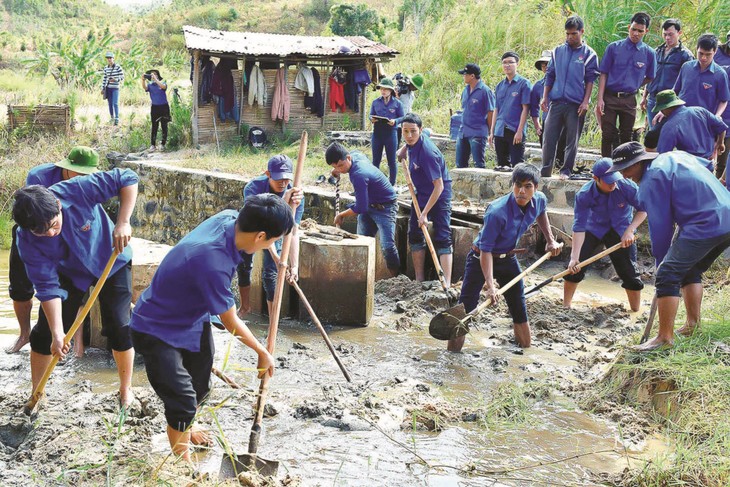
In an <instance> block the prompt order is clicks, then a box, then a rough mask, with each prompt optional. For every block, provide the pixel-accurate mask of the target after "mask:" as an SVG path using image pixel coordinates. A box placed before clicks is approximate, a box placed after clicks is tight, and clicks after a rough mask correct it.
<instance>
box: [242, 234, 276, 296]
mask: <svg viewBox="0 0 730 487" xmlns="http://www.w3.org/2000/svg"><path fill="white" fill-rule="evenodd" d="M282 243H283V240H282V239H279V240H277V241H276V251H277V252H281V245H282ZM242 255H243V262H241V263H240V264H238V267H237V268H236V273H237V274H238V286H239V287H246V286H250V285H251V269H253V255H252V254H247V253H245V252H244V253H243V254H242ZM278 275H279V270H278V268H277V267H276V262H274V259H273V258H272V257H271V254H270V253H269V251H268V249H267V250H264V271H263V272H262V274H261V276H262V280H263V281H264V293H266V300H267V301H273V300H274V292H275V291H276V278H277V276H278Z"/></svg>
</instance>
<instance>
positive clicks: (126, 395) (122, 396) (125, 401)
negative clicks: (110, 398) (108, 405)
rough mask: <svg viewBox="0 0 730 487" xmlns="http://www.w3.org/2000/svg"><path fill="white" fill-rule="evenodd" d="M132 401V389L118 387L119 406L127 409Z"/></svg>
mask: <svg viewBox="0 0 730 487" xmlns="http://www.w3.org/2000/svg"><path fill="white" fill-rule="evenodd" d="M133 402H134V393H133V392H132V389H130V388H126V389H119V407H120V408H122V409H127V408H128V407H129V406H131V405H132V403H133Z"/></svg>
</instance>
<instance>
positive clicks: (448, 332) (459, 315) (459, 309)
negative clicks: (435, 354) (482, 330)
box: [428, 304, 469, 340]
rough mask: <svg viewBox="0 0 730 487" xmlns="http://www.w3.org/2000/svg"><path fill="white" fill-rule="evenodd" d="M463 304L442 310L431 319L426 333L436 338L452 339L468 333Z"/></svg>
mask: <svg viewBox="0 0 730 487" xmlns="http://www.w3.org/2000/svg"><path fill="white" fill-rule="evenodd" d="M466 318H467V312H466V310H464V305H463V304H457V305H456V306H452V307H451V308H449V309H447V310H444V311H442V312H440V313H439V314H437V315H436V316H434V317H433V318H432V319H431V323H430V324H429V326H428V333H429V334H430V335H431V336H432V337H434V338H435V339H437V340H453V339H455V338H459V337H462V336H464V335H466V334H467V333H469V326H468V325H467V321H468V320H466Z"/></svg>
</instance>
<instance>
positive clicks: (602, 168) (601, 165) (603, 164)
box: [591, 157, 623, 184]
mask: <svg viewBox="0 0 730 487" xmlns="http://www.w3.org/2000/svg"><path fill="white" fill-rule="evenodd" d="M612 165H613V162H612V161H611V159H609V158H608V157H601V158H600V159H598V160H597V161H596V162H595V163H594V164H593V170H592V171H591V172H592V173H593V175H594V176H595V177H597V178H598V179H600V180H601V181H603V182H604V183H606V184H613V183H615V182H616V181H618V180H619V179H623V176H622V175H621V173H620V172H612V173H609V172H608V170H609V169H611V166H612Z"/></svg>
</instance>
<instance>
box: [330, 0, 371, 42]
mask: <svg viewBox="0 0 730 487" xmlns="http://www.w3.org/2000/svg"><path fill="white" fill-rule="evenodd" d="M330 29H332V33H333V34H335V35H338V36H365V37H367V38H368V39H372V40H377V39H379V38H380V37H381V36H383V34H384V27H383V19H381V18H380V16H379V15H378V13H377V12H376V11H375V10H373V9H370V8H368V7H367V5H350V4H347V3H343V4H341V5H335V6H333V7H332V8H331V9H330Z"/></svg>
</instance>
